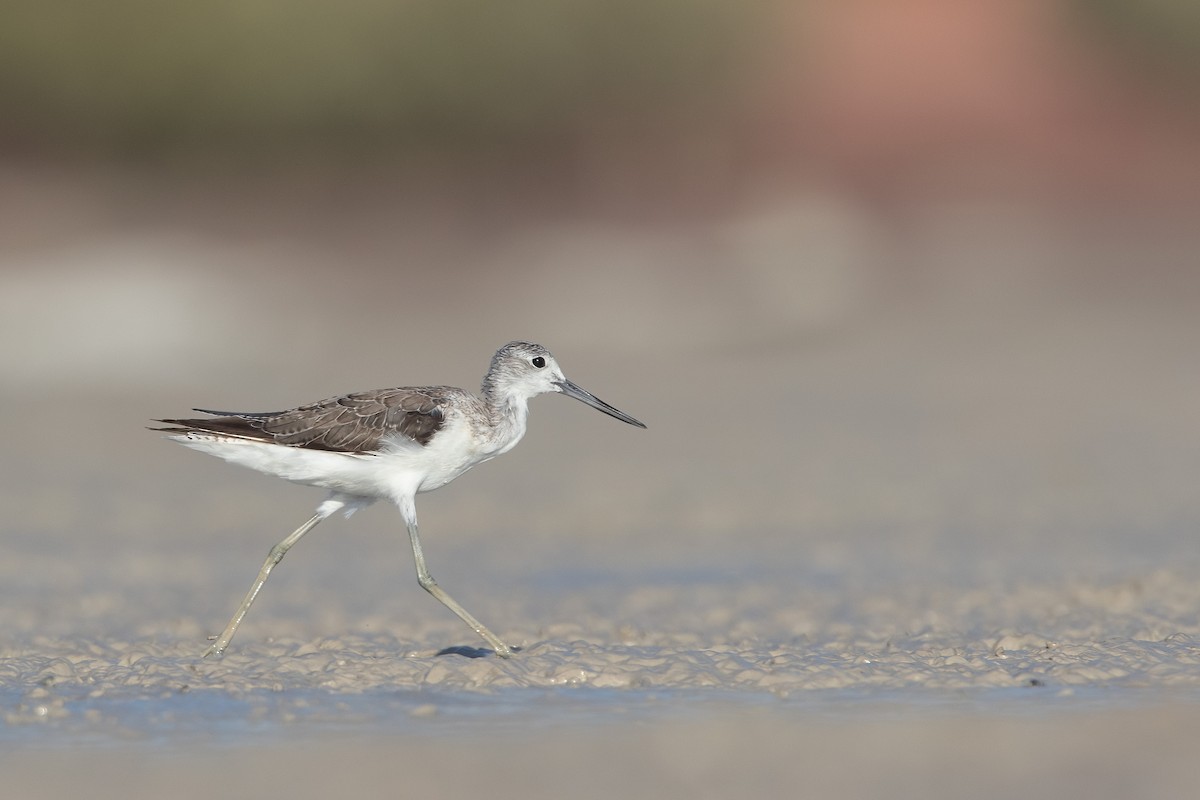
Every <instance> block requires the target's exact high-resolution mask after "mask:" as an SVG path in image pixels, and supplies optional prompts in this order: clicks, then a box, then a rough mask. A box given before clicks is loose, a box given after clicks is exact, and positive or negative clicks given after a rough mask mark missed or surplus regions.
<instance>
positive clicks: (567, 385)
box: [556, 378, 646, 428]
mask: <svg viewBox="0 0 1200 800" xmlns="http://www.w3.org/2000/svg"><path fill="white" fill-rule="evenodd" d="M556 385H557V386H558V390H559V391H560V392H562V393H563V394H565V395H566V396H567V397H574V398H575V399H576V400H578V401H580V402H582V403H587V404H588V405H589V406H591V407H592V408H594V409H596V410H597V411H603V412H604V413H605V414H608V415H609V416H610V417H616V418H617V419H619V420H621V422H628V423H629V424H630V425H636V426H638V427H639V428H644V427H646V426H645V424H644V423H641V422H638V421H637V420H636V419H634V418H633V417H631V416H629V415H628V414H626V413H625V412H624V411H621V410H620V409H618V408H613V407H612V406H610V405H609V404H608V403H606V402H604V401H603V400H601V399H600V398H599V397H596V395H594V394H592V393H591V392H589V391H587V390H586V389H581V388H579V387H578V386H576V385H575V384H573V383H571V382H570V381H569V380H566V379H565V378H564V379H563V380H561V381H556Z"/></svg>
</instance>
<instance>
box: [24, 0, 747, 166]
mask: <svg viewBox="0 0 1200 800" xmlns="http://www.w3.org/2000/svg"><path fill="white" fill-rule="evenodd" d="M755 8H756V3H749V4H744V3H743V4H739V3H729V2H727V1H726V0H503V1H501V0H399V1H394V2H384V0H352V1H351V2H341V3H331V2H328V0H205V2H202V3H184V2H163V0H107V2H94V0H69V1H66V2H53V1H51V2H46V1H45V0H43V1H42V2H38V1H37V0H6V1H5V2H4V3H3V4H0V115H2V116H3V118H4V123H3V126H2V127H0V137H3V138H2V139H0V142H4V143H6V144H8V145H10V146H13V145H15V146H24V147H30V146H33V147H38V148H51V149H56V148H65V149H75V150H83V151H85V152H95V153H98V154H107V155H125V156H130V155H134V156H137V155H148V154H150V155H152V154H162V153H167V154H170V153H178V152H188V151H194V150H222V151H234V152H236V151H246V152H259V151H269V150H273V149H276V148H287V147H296V146H300V147H317V148H351V149H354V148H360V149H367V150H376V149H379V148H397V147H399V148H403V147H405V146H413V145H416V146H431V145H432V146H450V147H467V148H470V147H477V146H480V145H485V144H490V143H496V142H511V141H518V140H522V139H529V138H531V137H532V138H535V139H536V138H540V137H544V136H553V135H554V134H555V133H556V132H561V131H563V130H568V129H570V127H571V126H573V125H579V124H584V123H585V121H586V119H587V118H588V115H593V114H597V113H615V114H637V113H641V112H643V111H649V110H656V109H657V110H661V109H663V108H664V107H665V108H667V109H670V108H673V107H686V106H687V105H688V104H689V103H694V102H697V101H699V102H704V101H705V98H711V96H712V95H713V93H718V94H719V93H720V91H721V89H722V87H724V86H727V85H728V83H729V80H730V77H731V76H732V75H733V74H734V73H735V71H736V69H735V65H736V64H738V63H739V59H740V58H741V57H742V55H744V47H745V45H746V40H747V37H746V36H745V34H746V32H747V31H748V30H749V29H750V27H751V26H752V25H753V24H754V23H755V21H756V15H755V13H754V11H753V9H755Z"/></svg>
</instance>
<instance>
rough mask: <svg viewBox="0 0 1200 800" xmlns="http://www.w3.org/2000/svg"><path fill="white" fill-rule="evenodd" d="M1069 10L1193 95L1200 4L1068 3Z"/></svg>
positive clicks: (1199, 74)
mask: <svg viewBox="0 0 1200 800" xmlns="http://www.w3.org/2000/svg"><path fill="white" fill-rule="evenodd" d="M1071 7H1072V8H1073V10H1074V11H1075V13H1076V15H1077V17H1078V18H1080V19H1082V20H1084V21H1085V24H1086V25H1088V26H1089V27H1091V28H1093V29H1097V28H1098V29H1100V30H1102V31H1103V32H1104V35H1105V38H1106V39H1107V40H1108V41H1110V42H1113V43H1115V44H1116V45H1117V46H1119V47H1120V48H1121V49H1122V50H1124V51H1125V52H1127V53H1128V54H1129V55H1130V56H1131V57H1132V58H1133V59H1134V60H1135V61H1137V62H1139V63H1140V64H1141V65H1142V66H1143V67H1144V68H1146V69H1149V70H1152V71H1154V72H1156V73H1157V74H1158V76H1159V77H1160V78H1161V79H1163V80H1166V81H1170V82H1177V83H1185V85H1187V86H1188V87H1190V88H1191V90H1192V91H1193V92H1195V91H1196V84H1195V81H1196V80H1197V79H1198V78H1200V0H1071ZM1195 99H1197V98H1196V97H1193V100H1195Z"/></svg>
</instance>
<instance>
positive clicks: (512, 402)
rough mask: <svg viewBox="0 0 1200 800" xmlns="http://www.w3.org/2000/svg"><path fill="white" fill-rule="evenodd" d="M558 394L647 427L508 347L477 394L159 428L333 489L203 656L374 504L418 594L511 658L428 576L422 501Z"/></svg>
mask: <svg viewBox="0 0 1200 800" xmlns="http://www.w3.org/2000/svg"><path fill="white" fill-rule="evenodd" d="M547 392H561V393H563V394H566V395H568V396H570V397H574V398H576V399H578V400H581V401H583V402H584V403H587V404H588V405H590V406H592V407H593V408H597V409H599V410H600V411H603V412H604V413H606V414H609V415H610V416H613V417H616V418H617V419H619V420H621V421H623V422H627V423H629V424H631V425H636V426H638V427H641V428H644V427H646V426H645V425H643V424H642V423H641V422H639V421H637V420H636V419H634V418H633V417H631V416H629V415H628V414H625V413H624V412H622V411H618V410H617V409H615V408H613V407H612V406H610V405H608V404H607V403H605V402H603V401H602V400H599V399H598V398H596V397H595V396H594V395H592V394H590V393H588V392H586V391H584V390H583V389H581V388H579V387H578V386H576V385H575V384H574V383H572V382H571V381H569V380H567V379H566V377H565V376H564V375H563V374H562V370H561V369H560V368H559V366H558V363H557V362H556V361H555V360H554V357H553V356H552V355H551V354H550V351H549V350H547V349H546V348H544V347H542V346H541V345H537V344H532V343H529V342H510V343H508V344H506V345H505V346H504V347H502V348H500V349H499V350H498V351H496V354H495V355H494V356H493V357H492V363H491V367H490V368H489V369H488V372H487V375H486V376H484V379H483V388H482V392H481V394H480V395H478V396H477V395H474V394H472V393H470V392H467V391H464V390H462V389H458V388H455V387H452V386H423V387H402V388H396V389H377V390H374V391H367V392H356V393H353V394H347V395H341V396H338V397H332V398H329V399H328V400H322V401H320V402H317V403H310V404H308V405H304V406H299V407H297V408H294V409H289V410H287V411H274V412H226V411H207V410H204V409H199V408H198V409H194V410H195V411H199V412H200V413H203V414H209V415H211V416H209V417H203V418H196V419H162V420H157V421H158V422H163V423H166V424H167V425H169V426H170V427H166V428H154V429H153V430H159V431H165V432H167V433H168V434H170V438H172V439H174V440H176V441H178V442H180V443H182V444H185V445H187V446H188V447H192V448H194V449H196V450H200V451H202V452H206V453H209V454H211V455H215V456H218V457H220V458H223V459H225V460H226V461H230V462H232V463H236V464H240V465H242V466H246V467H250V468H251V469H255V470H257V471H259V472H264V473H267V474H270V475H275V476H278V477H281V478H285V479H287V480H290V481H294V482H296V483H303V484H307V485H311V486H317V487H321V488H324V489H327V490H329V492H330V494H329V497H328V498H327V499H326V500H325V502H323V503H321V505H320V506H319V507H318V509H317V513H316V514H315V515H314V516H313V517H312V518H311V519H310V520H309V521H308V522H306V523H305V524H304V525H302V526H301V527H300V528H298V529H297V530H296V531H294V532H293V533H292V534H290V535H289V536H288V537H287V538H285V539H284V540H283V541H281V542H280V543H279V544H277V545H276V546H275V547H274V548H272V550H271V554H270V555H269V556H268V557H267V560H266V562H265V563H264V564H263V566H262V569H261V570H260V571H259V575H258V578H257V580H256V581H255V583H254V584H253V585H252V586H251V588H250V591H249V592H248V593H247V595H246V598H245V599H244V600H243V602H242V605H241V607H240V608H239V609H238V611H237V613H235V614H234V616H233V619H231V620H230V622H229V624H228V625H227V626H226V628H225V631H224V632H223V633H222V634H221V636H219V637H217V639H216V642H215V643H214V644H213V645H212V646H211V647H210V648H209V649H208V651H206V652H205V655H206V656H207V655H219V654H221V653H222V652H223V651H224V650H225V648H226V647H227V646H228V645H229V641H230V639H232V637H233V634H234V633H235V632H236V630H237V627H238V625H239V624H240V623H241V620H242V618H243V617H244V616H245V614H246V612H247V610H249V608H250V605H251V603H253V601H254V598H255V597H256V596H257V594H258V592H259V590H261V588H262V586H263V583H264V582H265V581H266V579H267V576H268V575H269V574H270V571H271V569H272V568H273V567H274V566H275V564H278V563H279V561H280V560H281V559H282V558H283V555H284V554H285V553H286V552H287V551H288V549H290V548H291V546H292V545H294V544H295V543H296V542H297V541H299V540H300V538H301V537H302V536H304V535H305V534H306V533H307V532H308V531H310V530H312V528H313V527H315V526H316V525H317V523H319V522H320V521H321V520H323V519H325V518H326V517H328V516H330V515H331V514H333V513H334V512H336V511H339V510H341V511H344V512H345V513H346V515H347V516H349V515H350V514H352V513H353V512H354V511H356V510H358V509H359V508H363V507H365V506H367V505H370V504H371V503H372V502H374V501H375V500H377V499H381V498H383V499H388V500H391V501H392V502H394V503H395V504H396V505H397V507H398V508H399V509H400V513H401V515H402V516H403V517H404V520H405V524H406V526H407V528H408V532H409V538H410V542H411V544H412V548H413V557H414V559H415V561H416V566H417V577H418V580H419V582H420V584H421V586H422V587H424V588H425V589H426V590H427V591H429V592H430V594H432V595H434V597H436V598H437V599H438V600H440V601H441V602H442V603H443V604H445V605H446V606H447V607H448V608H449V609H450V610H451V611H453V612H454V613H455V614H457V615H458V616H459V617H460V618H462V619H463V621H464V622H466V623H467V624H468V625H469V626H470V627H471V628H472V629H473V630H475V631H476V633H478V634H479V635H480V636H482V637H483V638H484V639H485V640H486V641H487V642H488V643H489V644H490V645H491V646H492V647H493V649H494V650H495V652H496V653H497V655H501V656H508V655H510V654H511V648H509V647H508V646H507V645H506V644H504V643H503V642H502V641H501V640H500V639H499V638H498V637H496V636H495V635H494V634H493V633H491V631H489V630H488V629H487V628H485V627H484V626H483V625H482V624H480V623H479V622H478V621H477V620H476V619H475V618H474V617H472V616H471V615H470V614H468V613H467V611H466V610H465V609H463V608H462V606H460V605H458V603H457V602H455V601H454V600H453V599H452V598H451V597H450V596H449V595H448V594H446V593H445V591H444V590H442V589H441V588H440V587H439V586H438V585H437V583H436V581H434V580H433V578H432V576H430V575H429V573H428V570H427V569H426V568H425V561H424V557H423V555H422V553H421V544H420V538H419V534H418V529H417V517H416V508H415V504H414V498H415V496H416V495H417V494H418V493H420V492H427V491H432V490H433V489H437V488H439V487H441V486H445V485H446V484H447V483H449V482H450V481H452V480H454V479H455V478H457V477H458V476H459V475H461V474H463V473H464V472H466V471H467V470H468V469H470V468H471V467H473V466H475V465H476V464H480V463H482V462H484V461H487V460H489V459H491V458H494V457H495V456H497V455H500V454H501V453H505V452H507V451H509V450H511V449H512V448H513V447H514V446H515V445H516V444H517V442H519V441H520V440H521V437H522V436H524V434H525V425H526V419H527V416H528V401H529V399H530V398H531V397H534V396H536V395H539V394H544V393H547Z"/></svg>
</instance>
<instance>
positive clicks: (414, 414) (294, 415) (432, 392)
mask: <svg viewBox="0 0 1200 800" xmlns="http://www.w3.org/2000/svg"><path fill="white" fill-rule="evenodd" d="M462 399H469V400H475V398H474V397H473V396H472V395H470V394H468V393H467V392H464V391H463V390H461V389H455V388H453V387H449V386H429V387H423V388H398V389H377V390H374V391H369V392H356V393H354V394H346V395H341V396H339V397H331V398H329V399H328V400H322V401H320V402H318V403H310V404H308V405H304V406H300V407H298V408H293V409H289V410H287V411H275V412H253V413H251V412H245V413H243V412H210V411H204V413H214V414H217V415H216V416H214V417H211V418H207V419H162V420H158V422H165V423H168V424H170V425H174V426H177V427H173V428H158V429H157V430H164V431H168V432H171V433H188V432H206V433H215V434H222V435H227V436H236V437H239V438H245V439H253V440H258V441H266V442H273V443H275V444H280V445H286V446H288V447H306V448H312V449H316V450H331V451H334V452H340V453H367V452H376V451H378V450H380V449H381V448H382V447H383V444H384V441H385V440H386V439H389V438H394V437H396V436H401V437H404V438H407V439H410V440H412V441H413V442H416V443H417V444H419V445H427V444H429V441H430V440H431V439H432V438H433V437H434V435H435V434H437V432H438V431H439V430H441V428H442V426H443V425H444V424H445V421H446V409H447V408H448V407H449V406H450V405H451V404H452V403H453V402H454V401H456V400H462ZM195 410H196V411H201V410H202V409H195Z"/></svg>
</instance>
